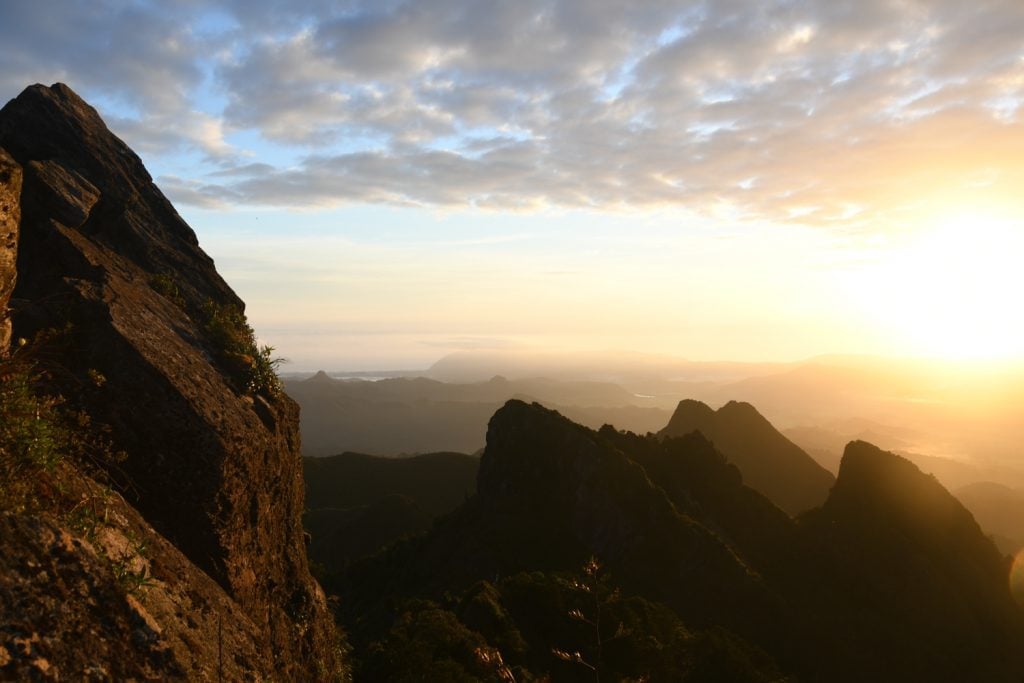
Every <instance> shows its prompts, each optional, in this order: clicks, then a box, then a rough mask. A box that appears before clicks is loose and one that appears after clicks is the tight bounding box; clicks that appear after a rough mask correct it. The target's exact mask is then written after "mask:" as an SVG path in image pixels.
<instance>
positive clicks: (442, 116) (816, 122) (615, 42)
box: [0, 0, 1024, 226]
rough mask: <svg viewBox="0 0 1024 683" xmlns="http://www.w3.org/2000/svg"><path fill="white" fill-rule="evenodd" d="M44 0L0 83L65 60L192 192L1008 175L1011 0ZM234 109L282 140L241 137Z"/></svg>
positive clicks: (458, 199) (488, 202) (1015, 120)
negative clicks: (183, 157) (247, 146)
mask: <svg viewBox="0 0 1024 683" xmlns="http://www.w3.org/2000/svg"><path fill="white" fill-rule="evenodd" d="M51 4H52V3H51ZM61 4H62V5H63V7H62V8H61V9H60V10H57V9H55V8H54V7H51V6H50V4H48V6H47V7H46V8H42V6H41V5H40V6H38V7H37V5H38V3H37V5H32V4H27V3H6V4H5V5H4V6H3V8H2V9H0V66H2V67H3V68H2V69H0V88H2V91H3V92H6V93H8V94H10V95H13V94H16V92H17V91H18V90H20V88H21V87H23V86H24V85H26V82H27V81H30V80H57V79H61V80H65V81H67V82H69V84H70V85H72V87H75V88H77V89H79V90H81V91H83V93H84V94H86V95H87V96H88V94H89V93H95V94H97V95H99V96H101V97H103V98H105V99H106V101H107V102H109V103H110V106H109V108H111V109H117V110H118V111H119V112H121V113H119V114H117V116H116V117H115V118H114V119H113V121H112V124H113V125H114V127H115V129H116V130H118V131H120V132H121V133H122V134H123V135H124V136H125V137H126V138H128V139H129V141H130V142H132V143H133V144H136V145H139V146H141V147H142V149H143V151H149V152H150V153H151V154H154V155H159V154H161V153H164V152H167V151H170V150H174V149H182V148H187V149H192V150H195V151H199V152H200V153H201V154H202V155H204V157H205V159H206V164H205V165H200V166H198V167H196V168H195V171H194V173H193V174H191V175H190V176H189V177H187V178H184V177H178V178H164V179H161V183H162V185H163V187H164V188H165V190H166V191H167V192H168V193H169V194H170V195H171V196H172V197H173V198H174V199H175V200H177V201H181V202H186V203H191V204H196V205H199V206H204V207H213V206H229V205H232V204H259V205H276V206H336V205H339V204H345V203H350V202H370V203H385V204H396V205H424V206H439V207H458V206H482V207H495V208H517V209H530V208H536V207H547V206H561V207H597V208H602V207H607V208H623V207H627V208H628V207H639V208H642V207H651V206H657V205H666V204H669V205H672V204H674V205H681V206H686V207H687V208H690V209H693V210H696V211H701V212H705V213H708V214H709V215H716V212H721V211H727V212H729V213H730V215H738V216H748V217H751V218H755V219H770V220H799V221H802V222H805V223H814V224H820V225H838V226H849V225H855V224H859V223H863V222H866V221H870V220H878V219H885V218H886V217H892V216H898V215H899V212H900V211H901V210H903V209H905V208H906V207H907V206H908V205H911V204H913V203H914V202H919V201H922V200H923V199H924V194H926V193H939V194H941V193H949V192H958V191H962V190H964V189H965V188H972V189H975V190H977V189H978V188H984V190H985V191H987V192H992V193H998V192H1008V191H1010V189H1011V188H1014V187H1019V185H1020V181H1021V180H1022V179H1024V178H1022V176H1024V154H1021V152H1022V151H1024V150H1022V149H1021V148H1022V146H1024V134H1022V131H1024V129H1022V126H1021V119H1020V111H1019V107H1020V104H1021V99H1022V97H1024V44H1022V43H1021V41H1020V36H1021V35H1024V5H1022V4H1021V3H1019V2H1016V1H1013V0H1005V1H1003V2H999V1H994V2H989V3H962V2H954V1H953V0H935V1H929V2H924V1H919V2H913V1H911V2H901V3H893V2H886V1H882V0H865V1H862V2H856V3H851V2H835V1H833V0H804V1H803V2H791V1H788V0H787V1H785V2H783V1H782V0H777V1H769V2H762V3H749V2H730V1H722V2H718V1H716V2H685V1H680V2H670V1H661V2H645V3H619V2H594V1H591V0H587V1H584V0H558V1H556V2H551V1H547V0H545V1H543V2H541V1H540V0H523V1H522V2H473V1H470V0H418V1H417V2H358V1H354V0H353V1H350V2H345V3H341V4H340V5H339V4H338V3H333V2H331V3H328V2H318V1H316V0H306V1H305V2H270V1H264V2H245V3H243V2H223V3H220V4H217V3H205V4H202V6H200V5H198V4H196V3H190V2H185V1H181V2H171V3H161V4H160V5H159V6H157V5H154V4H148V3H147V4H137V3H127V2H114V1H113V0H110V1H108V2H104V3H95V4H93V3H90V4H89V6H85V5H81V4H80V3H74V2H67V3H61ZM118 107H123V110H121V109H118ZM246 131H249V132H255V133H256V134H257V135H258V136H261V137H262V138H264V139H266V140H269V141H273V142H274V143H275V144H276V145H279V146H285V147H287V148H291V149H292V150H293V151H294V153H295V154H294V159H293V160H290V161H289V162H288V164H287V165H284V164H282V163H279V162H276V161H274V160H273V159H262V158H259V156H258V149H257V150H255V151H256V154H257V157H256V158H252V157H251V156H250V157H247V156H243V155H242V154H241V152H242V151H243V150H241V149H239V147H238V143H235V144H233V143H232V142H231V141H232V139H233V135H235V134H237V133H239V132H246ZM179 175H180V174H179ZM979 178H982V179H984V182H983V183H980V182H979Z"/></svg>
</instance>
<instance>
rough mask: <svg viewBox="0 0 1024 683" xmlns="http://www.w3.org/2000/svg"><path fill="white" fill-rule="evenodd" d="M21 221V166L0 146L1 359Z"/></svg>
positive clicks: (8, 332)
mask: <svg viewBox="0 0 1024 683" xmlns="http://www.w3.org/2000/svg"><path fill="white" fill-rule="evenodd" d="M20 222H21V167H20V166H18V164H17V162H16V161H14V159H12V158H11V156H10V155H9V154H8V153H7V152H6V151H5V150H4V149H3V148H2V147H0V356H3V355H6V353H7V349H8V348H10V345H11V320H10V317H9V315H8V313H7V306H8V304H9V303H10V300H11V293H12V292H13V291H14V282H15V280H17V270H16V269H15V260H16V259H17V255H18V224H19V223H20Z"/></svg>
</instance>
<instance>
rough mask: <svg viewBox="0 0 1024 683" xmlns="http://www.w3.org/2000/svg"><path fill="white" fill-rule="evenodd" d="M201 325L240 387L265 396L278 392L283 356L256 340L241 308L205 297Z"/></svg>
mask: <svg viewBox="0 0 1024 683" xmlns="http://www.w3.org/2000/svg"><path fill="white" fill-rule="evenodd" d="M203 329H204V330H205V332H206V334H207V336H208V337H209V339H210V341H211V342H212V343H213V345H214V346H215V347H216V349H217V354H218V356H219V360H220V361H221V363H222V364H223V365H224V367H225V370H227V372H228V375H229V376H230V377H231V378H232V379H233V380H234V381H235V383H236V384H237V385H238V386H239V387H240V388H241V389H242V390H244V391H248V392H251V393H253V394H264V395H267V396H277V395H278V394H279V393H280V392H281V380H280V379H279V378H278V376H277V368H278V366H279V365H280V364H281V363H283V362H284V359H283V358H275V357H274V355H273V354H274V347H272V346H266V345H263V346H260V345H258V344H257V343H256V334H255V332H253V329H252V327H251V326H250V325H249V321H248V320H246V318H245V313H243V312H242V310H241V309H240V308H238V307H237V306H233V305H230V304H229V305H225V306H222V305H220V304H218V303H217V302H215V301H213V300H212V299H207V300H206V303H204V304H203Z"/></svg>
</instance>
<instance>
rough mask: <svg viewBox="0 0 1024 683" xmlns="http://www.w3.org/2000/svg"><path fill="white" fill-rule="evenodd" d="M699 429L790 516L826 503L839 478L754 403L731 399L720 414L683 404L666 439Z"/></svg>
mask: <svg viewBox="0 0 1024 683" xmlns="http://www.w3.org/2000/svg"><path fill="white" fill-rule="evenodd" d="M693 431H699V432H701V433H702V434H704V435H705V436H706V437H707V438H708V439H710V440H711V441H712V442H713V443H714V444H715V446H716V447H717V448H718V449H719V450H720V451H721V452H722V453H724V454H725V456H726V457H727V458H728V459H729V461H730V462H732V463H734V464H735V465H736V466H737V467H738V468H739V469H740V471H741V472H742V473H743V480H744V481H745V482H746V483H747V485H748V486H750V487H751V488H754V489H756V490H758V491H760V492H761V493H763V494H765V495H766V496H767V497H768V498H769V499H771V500H772V501H773V502H774V503H775V504H776V505H778V506H779V507H781V508H782V509H784V510H786V511H787V512H789V513H790V514H798V513H800V512H803V511H805V510H809V509H810V508H812V507H815V506H817V505H820V504H821V503H822V502H824V500H825V497H826V496H827V495H828V491H829V488H830V487H831V486H832V482H833V481H834V477H833V476H832V474H831V473H830V472H829V471H828V470H826V469H825V468H823V467H822V466H821V465H819V464H818V463H817V462H815V460H814V459H813V458H812V457H811V456H809V455H808V454H807V453H805V452H804V451H803V450H801V449H800V447H799V446H797V445H796V444H794V443H793V442H792V441H790V440H789V439H787V438H786V437H785V436H783V435H782V434H781V433H780V432H779V431H778V430H776V429H775V427H773V426H772V424H771V423H770V422H768V420H766V419H765V418H764V417H762V416H761V414H760V413H758V412H757V410H756V409H755V408H754V407H753V406H752V405H750V404H749V403H741V402H737V401H730V402H729V403H726V404H725V405H724V406H722V407H721V408H719V409H718V410H717V411H715V410H712V409H711V408H710V407H709V406H708V405H706V404H704V403H702V402H700V401H694V400H684V401H680V402H679V407H678V408H676V412H675V413H674V414H673V415H672V419H671V420H670V421H669V423H668V425H667V426H666V427H665V428H664V429H662V430H661V431H660V432H659V435H661V436H684V435H686V434H689V433H690V432H693Z"/></svg>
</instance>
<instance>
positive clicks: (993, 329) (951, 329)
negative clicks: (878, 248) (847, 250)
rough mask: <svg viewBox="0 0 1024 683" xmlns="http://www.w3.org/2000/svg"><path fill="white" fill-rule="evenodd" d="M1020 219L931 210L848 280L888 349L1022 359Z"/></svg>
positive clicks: (1023, 242) (1023, 230)
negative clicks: (890, 346)
mask: <svg viewBox="0 0 1024 683" xmlns="http://www.w3.org/2000/svg"><path fill="white" fill-rule="evenodd" d="M1022 254H1024V220H1022V219H1021V218H1020V217H1019V216H1014V215H1012V214H1009V213H1007V212H1005V211H998V210H994V209H975V210H971V209H965V208H956V209H953V210H950V211H936V212H935V213H934V214H932V216H930V217H929V219H928V220H926V221H922V227H920V228H918V229H917V230H915V231H913V232H912V233H911V234H910V235H909V236H908V237H907V238H906V239H904V240H902V241H900V242H899V243H897V244H895V245H894V246H893V248H892V249H891V250H890V251H889V253H888V254H887V255H886V256H884V257H882V259H881V260H880V261H878V262H876V263H875V265H874V266H873V267H871V268H868V269H867V270H866V271H862V272H861V274H860V277H859V278H858V281H857V282H856V283H854V286H853V289H854V297H855V298H856V299H858V300H860V302H861V303H862V305H863V306H864V307H865V308H866V309H867V310H868V311H869V313H870V315H871V316H872V317H874V318H875V319H876V321H877V324H878V325H880V326H882V328H883V330H884V332H885V334H887V335H890V336H891V341H892V344H893V346H894V351H897V352H910V353H914V354H921V355H927V356H933V357H940V358H949V359H1009V358H1019V357H1020V356H1021V355H1022V354H1024V310H1022V309H1021V306H1020V294H1021V292H1024V268H1022V267H1021V263H1020V259H1021V255H1022Z"/></svg>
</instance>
